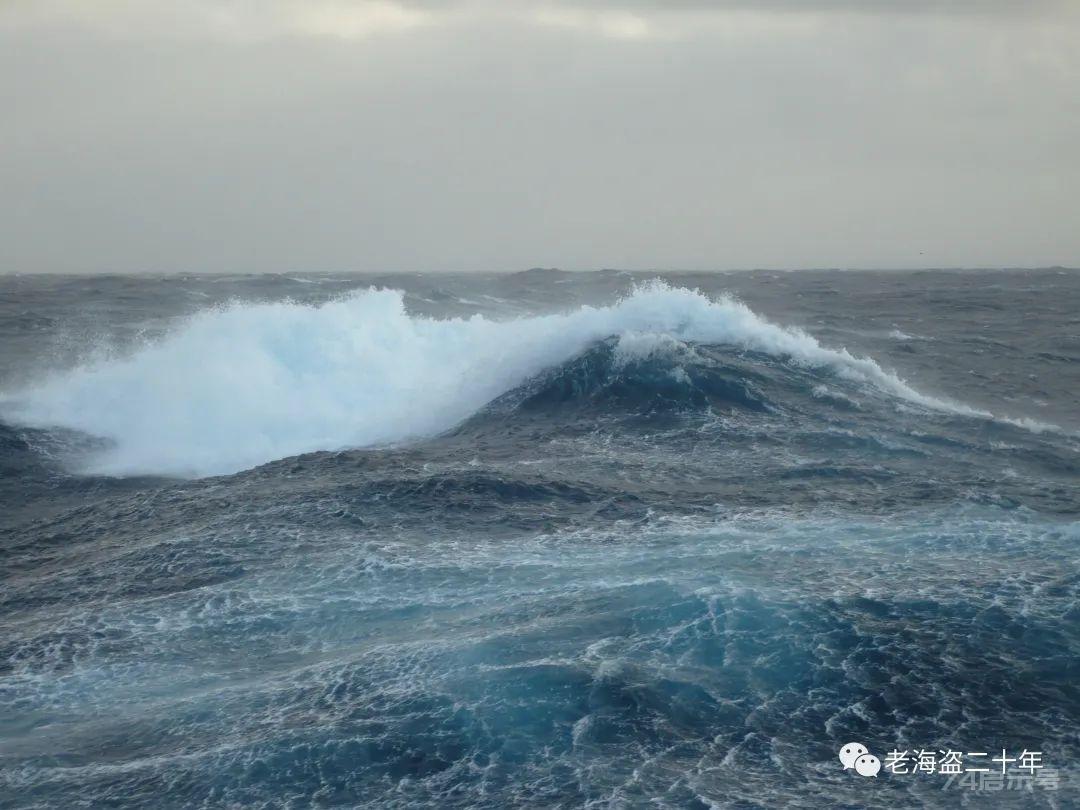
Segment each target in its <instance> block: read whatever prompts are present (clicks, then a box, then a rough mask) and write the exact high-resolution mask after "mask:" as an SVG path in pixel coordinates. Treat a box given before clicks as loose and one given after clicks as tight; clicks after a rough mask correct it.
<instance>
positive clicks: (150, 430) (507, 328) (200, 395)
mask: <svg viewBox="0 0 1080 810" xmlns="http://www.w3.org/2000/svg"><path fill="white" fill-rule="evenodd" d="M608 339H611V340H612V341H613V343H612V344H611V345H612V347H613V349H612V362H615V363H623V364H625V363H631V362H634V361H636V360H641V359H647V358H655V357H657V356H659V355H663V354H664V353H670V352H673V351H679V350H682V349H685V343H684V342H686V343H698V344H711V345H726V346H731V347H734V348H737V349H744V350H748V351H753V352H760V353H765V354H768V355H771V356H773V357H776V358H781V359H783V360H784V361H785V362H788V363H791V364H794V365H798V366H803V367H809V368H827V369H828V370H829V371H830V372H831V373H833V374H835V375H837V376H838V377H840V378H843V379H845V380H847V381H850V382H853V383H857V384H866V385H872V386H875V387H876V388H878V389H880V390H882V391H884V392H886V393H889V394H892V395H894V396H897V397H901V398H903V399H905V400H909V401H911V402H913V403H917V404H919V405H921V406H924V407H928V408H933V409H938V410H946V411H952V412H956V413H960V414H963V415H968V416H979V417H990V416H991V415H990V414H989V413H986V412H984V411H979V410H975V409H972V408H969V407H966V406H964V405H960V404H957V403H952V402H948V401H945V400H941V399H937V398H933V397H929V396H926V395H924V394H921V393H920V392H918V391H916V390H915V389H913V388H912V387H911V386H910V385H908V384H907V383H906V382H904V381H903V380H901V379H900V378H899V377H897V376H896V375H894V374H892V373H890V372H888V371H886V370H884V369H882V368H881V367H880V366H879V365H878V364H877V363H876V362H874V361H873V360H871V359H869V358H865V357H858V356H854V355H852V354H850V353H849V352H848V351H847V350H845V349H831V348H826V347H824V346H822V345H821V344H819V343H818V342H817V341H816V340H815V339H814V338H813V337H811V336H810V335H808V334H806V333H804V332H801V331H799V330H797V329H791V328H785V327H781V326H778V325H776V324H773V323H770V322H768V321H766V320H764V319H763V318H761V317H759V316H758V315H756V314H755V313H754V312H753V311H751V310H750V309H749V308H748V307H746V306H745V305H743V304H741V303H739V302H737V301H734V300H731V299H728V298H721V299H718V300H712V299H710V298H708V297H707V296H705V295H704V294H702V293H700V292H698V291H695V290H688V289H685V288H676V287H671V286H669V285H667V284H665V283H662V282H659V281H654V282H649V283H647V284H643V285H639V286H637V287H635V288H634V289H633V290H632V291H631V292H630V294H629V295H627V296H626V297H625V298H623V299H621V300H619V301H617V302H616V303H614V304H612V305H610V306H603V307H593V306H582V307H580V308H579V309H577V310H575V311H572V312H567V313H562V314H551V315H541V316H534V317H521V318H517V319H512V320H493V319H490V318H485V317H483V316H481V315H475V316H472V317H470V318H453V319H445V320H439V319H432V318H426V317H419V316H415V315H410V314H409V313H408V312H407V311H406V308H405V305H404V300H403V295H402V293H400V292H398V291H395V290H389V289H369V290H366V291H361V292H357V293H354V294H352V295H350V296H348V297H345V298H341V299H338V300H335V301H332V302H329V303H326V304H323V305H320V306H309V305H301V304H296V303H269V304H233V305H231V306H228V307H225V308H219V309H212V310H206V311H203V312H201V313H199V314H197V315H195V316H193V317H191V318H190V319H189V320H187V321H186V322H185V323H184V324H183V325H182V326H181V327H180V328H178V329H177V330H175V331H173V332H172V333H171V334H169V335H167V336H165V337H164V338H162V339H160V340H157V341H155V342H152V343H148V344H146V345H143V346H141V347H139V348H138V349H137V350H136V351H134V352H132V353H130V354H128V355H126V356H124V357H120V358H110V359H103V360H99V361H96V362H93V363H89V364H87V365H84V366H82V367H79V368H76V369H73V370H69V371H65V372H62V373H57V374H54V375H52V376H51V377H48V378H46V379H43V380H42V381H40V382H39V383H38V384H36V385H33V386H31V387H29V388H26V389H24V390H21V391H19V392H16V393H14V394H11V395H8V396H5V397H4V398H3V400H0V402H2V404H3V410H4V413H5V416H6V417H7V418H9V419H13V420H15V421H16V422H18V423H20V424H23V425H27V426H33V427H63V428H68V429H73V430H78V431H82V432H84V433H87V434H90V435H93V436H98V437H102V438H105V439H107V440H109V446H108V447H107V448H105V449H103V450H100V451H99V452H97V453H95V454H94V455H93V457H92V459H91V460H90V461H89V462H87V463H86V464H85V465H84V471H86V472H95V473H106V474H136V473H160V474H171V475H180V476H203V475H215V474H226V473H232V472H236V471H239V470H242V469H246V468H249V467H252V466H256V465H258V464H261V463H264V462H268V461H271V460H274V459H278V458H284V457H287V456H292V455H297V454H300V453H305V452H311V451H315V450H333V449H339V448H343V447H363V446H371V445H379V444H387V443H394V442H400V441H404V440H408V439H412V438H417V437H423V436H430V435H433V434H436V433H439V432H442V431H445V430H447V429H449V428H451V427H453V426H454V425H456V424H458V423H460V422H461V421H462V420H464V419H466V418H467V417H469V416H470V415H471V414H473V413H475V412H476V411H477V410H478V409H480V408H482V407H483V406H484V405H485V404H487V403H488V402H490V401H492V400H493V399H495V398H497V397H499V396H500V395H503V394H505V393H506V392H508V391H510V390H511V389H513V388H514V387H516V386H519V385H521V384H522V383H524V382H526V381H527V380H529V379H530V378H532V377H534V376H535V375H537V374H539V373H541V372H543V371H545V370H547V369H551V368H554V367H557V366H559V365H560V364H564V363H567V362H568V361H572V360H573V359H574V358H576V357H578V356H579V355H580V354H581V353H582V352H584V351H585V350H586V349H588V348H590V347H591V346H594V345H595V344H596V343H597V342H598V341H605V340H608ZM679 347H682V349H680V348H679ZM676 381H677V380H676Z"/></svg>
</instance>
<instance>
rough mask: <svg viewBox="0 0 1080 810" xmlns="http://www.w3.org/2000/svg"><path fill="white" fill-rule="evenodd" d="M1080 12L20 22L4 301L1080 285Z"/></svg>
mask: <svg viewBox="0 0 1080 810" xmlns="http://www.w3.org/2000/svg"><path fill="white" fill-rule="evenodd" d="M1078 43H1080V2H1073V0H1062V1H1061V2H1054V1H1053V0H967V1H966V2H965V0H951V2H950V1H949V0H936V1H935V0H895V2H889V1H888V0H865V1H864V2H859V1H858V0H762V1H759V2H753V0H726V1H725V0H721V1H720V2H704V0H702V1H701V2H694V0H683V1H681V2H680V1H679V0H676V2H659V0H655V1H652V0H577V1H576V2H575V0H567V2H565V3H560V2H558V0H554V1H553V2H550V3H549V2H539V3H534V2H530V1H529V0H522V2H512V0H503V2H482V1H481V2H466V1H463V2H454V0H406V1H405V2H392V1H391V0H386V2H363V1H362V0H265V2H256V0H231V1H230V0H185V2H175V0H129V1H127V2H122V1H119V0H117V1H116V2H113V1H112V0H95V2H87V1H86V0H81V1H80V0H0V101H2V107H0V109H2V110H3V112H2V113H0V272H40V271H62V272H100V271H110V272H117V271H119V272H138V271H154V272H162V271H224V272H241V271H242V272H249V271H268V272H288V271H326V270H378V271H390V270H469V269H475V270H518V269H523V268H526V267H531V266H558V267H563V268H567V269H587V268H598V267H621V268H687V269H724V268H744V267H788V268H795V267H937V266H991V267H999V266H1036V265H1049V264H1066V265H1070V266H1080V45H1078Z"/></svg>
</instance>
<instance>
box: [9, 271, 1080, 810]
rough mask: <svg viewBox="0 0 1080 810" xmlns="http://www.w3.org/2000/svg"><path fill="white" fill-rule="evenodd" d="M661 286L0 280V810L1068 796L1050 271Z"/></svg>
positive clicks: (1067, 637) (1076, 316)
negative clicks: (899, 757) (946, 762)
mask: <svg viewBox="0 0 1080 810" xmlns="http://www.w3.org/2000/svg"><path fill="white" fill-rule="evenodd" d="M653 278H654V275H653V274H648V275H638V276H632V275H630V274H626V273H617V272H608V271H605V272H602V273H595V274H582V275H575V274H565V273H558V272H552V271H530V272H528V273H520V274H516V275H509V276H475V275H462V276H445V275H437V276H386V277H379V278H375V277H347V276H326V277H320V276H297V277H295V278H287V277H281V276H236V277H180V276H170V277H161V278H158V277H151V278H124V277H95V278H70V277H0V576H2V587H0V806H4V807H19V808H30V807H147V808H173V807H176V808H179V807H206V808H216V807H266V808H272V807H296V808H300V807H391V808H394V807H396V808H407V807H417V808H420V807H439V808H445V807H481V808H501V807H530V808H531V807H563V808H576V807H605V808H608V807H610V808H623V807H654V808H656V807H670V808H707V807H737V808H756V807H761V808H765V807H768V808H773V807H805V808H817V807H822V808H831V807H873V808H877V807H880V808H897V807H959V806H984V805H985V806H994V807H999V806H1016V807H1057V808H1065V807H1075V806H1080V599H1078V597H1080V522H1078V514H1080V438H1078V437H1080V401H1078V400H1080V275H1077V274H1075V273H1068V272H1065V271H1056V270H1046V271H1032V272H949V273H847V272H844V273H841V272H805V273H786V274H785V273H765V272H760V273H747V274H727V275H724V274H716V275H708V274H695V275H689V274H682V275H667V276H665V282H663V283H660V282H650V280H651V279H653ZM635 285H636V286H635ZM372 288H378V289H372ZM695 290H698V291H699V292H695ZM734 299H737V301H736V300H734ZM738 302H742V303H738ZM851 741H858V742H861V743H863V744H864V745H866V746H867V747H868V748H869V749H870V750H871V751H872V752H874V753H876V754H877V755H878V756H879V757H881V758H882V759H884V756H885V754H886V752H888V751H891V750H894V749H896V750H909V751H911V750H915V749H927V750H935V751H946V750H957V751H962V752H990V753H991V755H998V754H999V753H1000V751H1001V750H1002V749H1006V750H1007V751H1008V752H1009V755H1010V756H1016V755H1017V753H1018V752H1020V751H1022V750H1025V749H1026V750H1029V751H1038V752H1040V754H1041V759H1042V763H1043V764H1044V766H1045V768H1046V769H1048V770H1052V771H1053V772H1054V774H1055V778H1056V780H1057V781H1056V782H1052V781H1051V780H1049V779H1045V778H1044V779H1039V780H1034V782H1033V783H1032V784H1029V785H1028V786H1027V787H1026V788H1025V787H1021V786H1017V785H1012V786H1008V785H1007V786H1005V787H1003V788H1002V789H1000V790H992V789H990V788H980V789H973V788H971V787H970V786H969V787H965V786H963V785H960V784H957V783H956V781H955V780H950V779H949V778H948V776H946V775H943V774H940V773H933V774H929V773H921V774H917V775H914V774H893V773H888V772H885V771H883V772H882V773H881V774H880V775H879V776H878V777H876V778H869V777H861V776H859V775H857V774H855V773H853V772H852V771H850V770H848V771H845V770H844V768H843V767H842V766H841V764H840V762H839V760H838V759H837V751H838V750H839V749H840V748H841V747H842V746H843V745H844V744H845V743H848V742H851Z"/></svg>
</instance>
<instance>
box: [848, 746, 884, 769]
mask: <svg viewBox="0 0 1080 810" xmlns="http://www.w3.org/2000/svg"><path fill="white" fill-rule="evenodd" d="M840 762H841V764H843V766H844V770H845V771H847V770H851V769H852V768H854V770H855V773H857V774H859V776H877V775H878V771H880V770H881V760H880V759H878V758H877V757H875V756H874V755H873V754H871V753H870V751H869V750H868V749H867V747H866V746H865V745H863V744H862V743H848V744H847V745H845V746H844V747H843V748H841V749H840Z"/></svg>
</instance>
